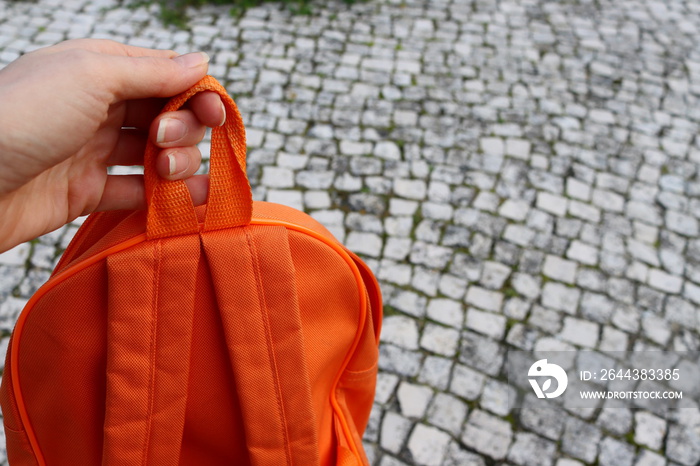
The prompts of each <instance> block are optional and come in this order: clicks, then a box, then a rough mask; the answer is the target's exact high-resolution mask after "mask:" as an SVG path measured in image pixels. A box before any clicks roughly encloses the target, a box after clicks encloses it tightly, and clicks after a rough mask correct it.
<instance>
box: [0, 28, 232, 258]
mask: <svg viewBox="0 0 700 466" xmlns="http://www.w3.org/2000/svg"><path fill="white" fill-rule="evenodd" d="M207 63H208V57H207V56H206V55H205V54H203V53H190V54H186V55H180V56H178V55H177V54H176V53H175V52H173V51H166V50H153V49H146V48H140V47H132V46H127V45H123V44H119V43H117V42H112V41H107V40H90V39H84V40H83V39H81V40H73V41H67V42H63V43H61V44H58V45H55V46H52V47H47V48H43V49H39V50H37V51H34V52H31V53H28V54H26V55H24V56H22V57H21V58H19V59H17V60H16V61H15V62H13V63H11V64H10V65H8V66H7V67H6V68H4V69H3V70H1V71H0V103H1V104H0V165H1V166H2V169H1V170H0V212H2V216H3V218H2V220H1V221H0V252H2V251H4V250H7V249H9V248H11V247H13V246H15V245H17V244H19V243H22V242H24V241H27V240H30V239H33V238H35V237H37V236H39V235H42V234H45V233H48V232H50V231H52V230H55V229H57V228H60V227H61V226H63V225H64V224H66V223H68V222H70V221H72V220H73V219H75V218H76V217H79V216H81V215H86V214H89V213H91V212H94V211H99V210H116V209H138V208H144V207H145V193H144V185H143V177H142V176H141V175H120V176H115V175H107V167H108V166H111V165H143V154H144V150H145V145H146V139H147V138H150V139H151V141H153V142H154V143H155V144H156V145H157V146H158V147H160V148H162V150H161V152H160V153H159V155H158V158H157V162H156V166H157V171H158V174H159V175H160V176H162V177H164V178H167V179H171V180H176V179H187V183H188V187H189V188H190V192H191V195H192V197H193V200H194V202H195V203H198V204H201V203H202V202H204V198H205V196H206V180H205V179H204V177H192V175H193V174H194V173H195V172H196V171H197V169H198V167H199V164H200V161H201V154H200V153H199V150H198V149H197V147H196V144H197V143H199V142H200V141H201V140H202V138H203V136H204V132H205V129H206V128H205V127H206V126H218V125H221V124H223V122H224V120H225V118H226V116H225V110H224V107H223V104H222V103H221V99H220V98H219V96H218V95H217V94H216V93H213V92H204V93H201V94H198V95H197V96H195V97H194V98H193V99H191V100H190V102H189V103H188V106H187V108H185V109H181V110H179V111H177V112H169V113H167V114H163V115H160V116H158V113H159V111H160V110H161V108H162V106H163V104H164V103H165V100H164V99H165V98H167V97H171V96H173V95H176V94H179V93H180V92H183V91H185V90H187V89H188V88H189V87H191V86H192V85H194V84H195V83H196V82H198V81H199V80H200V79H201V78H203V77H204V76H205V75H206V72H207V67H208V65H207Z"/></svg>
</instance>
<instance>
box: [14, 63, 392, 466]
mask: <svg viewBox="0 0 700 466" xmlns="http://www.w3.org/2000/svg"><path fill="white" fill-rule="evenodd" d="M206 90H212V91H215V92H217V93H219V94H220V95H221V97H222V100H223V101H224V103H225V106H226V110H227V112H226V113H227V115H228V117H227V120H226V123H225V125H224V126H222V127H220V128H214V130H213V132H212V150H211V160H210V186H209V196H208V201H207V205H206V206H202V207H198V208H195V207H194V206H193V205H192V201H191V199H190V197H189V192H188V190H187V187H186V185H185V184H184V182H182V181H178V182H171V181H166V180H163V179H161V178H159V177H158V176H157V175H156V174H155V166H154V163H155V154H156V148H155V147H154V146H152V145H149V146H148V148H147V150H146V156H145V166H144V169H145V175H144V177H145V183H146V192H147V200H148V210H147V211H117V212H102V213H97V214H93V215H91V216H90V217H89V218H88V219H87V220H86V221H85V223H84V224H83V226H82V227H81V228H80V230H79V231H78V233H77V234H76V236H75V238H74V239H73V241H72V242H71V244H70V246H68V248H67V249H66V251H65V253H64V255H63V257H62V259H61V261H60V262H59V263H58V265H57V266H56V270H55V271H54V273H53V275H52V276H51V278H50V279H49V281H48V282H47V283H46V284H45V285H44V286H43V287H42V288H40V289H39V290H38V291H37V293H36V294H35V295H34V296H33V297H32V299H31V300H30V301H29V302H28V304H27V306H26V308H25V309H24V311H23V312H22V314H21V315H20V317H19V320H18V322H17V325H16V327H15V330H14V332H13V335H12V340H11V343H10V349H9V352H8V355H7V362H6V365H5V373H4V376H3V379H2V389H1V393H0V398H1V400H0V401H1V403H2V411H3V417H4V422H5V433H6V437H7V452H8V457H9V460H10V463H11V464H13V465H49V466H53V465H90V466H94V465H99V464H103V465H119V466H124V465H156V466H167V465H178V464H180V465H249V464H250V465H269V466H279V465H299V466H311V465H344V466H351V465H361V464H367V458H366V456H365V453H364V451H363V448H362V433H363V431H364V429H365V427H366V424H367V421H368V418H369V413H370V409H371V407H372V402H373V396H374V387H375V381H376V373H377V357H378V351H377V345H378V341H379V330H380V322H381V309H382V303H381V296H380V292H379V287H378V286H377V282H376V280H375V278H374V277H373V275H372V273H371V271H370V270H369V269H368V268H367V266H366V265H365V264H364V263H363V262H362V261H361V260H360V259H358V258H357V257H356V256H355V255H354V254H352V253H351V252H350V251H348V250H347V249H345V248H344V247H343V246H342V245H341V244H340V243H339V242H338V241H337V240H336V239H335V238H334V237H333V236H332V235H331V234H330V233H329V232H328V231H327V230H326V229H325V228H324V227H323V226H321V225H320V224H319V223H318V222H316V221H315V220H313V219H312V218H311V217H309V216H307V215H306V214H304V213H302V212H299V211H296V210H294V209H291V208H289V207H285V206H281V205H275V204H270V203H265V202H253V201H252V195H251V189H250V185H249V183H248V179H247V176H246V169H245V149H246V145H245V136H244V128H243V123H242V121H241V117H240V114H239V113H238V110H237V108H236V106H235V104H234V102H233V100H231V98H230V97H229V96H228V95H227V94H226V91H225V89H224V88H223V87H221V85H220V84H219V83H218V82H217V81H216V80H215V79H213V78H211V77H206V78H204V79H203V80H202V81H201V82H199V83H198V84H197V85H196V86H194V87H193V88H192V89H190V90H189V91H187V92H185V93H183V94H181V95H179V96H177V97H175V98H173V99H172V100H171V101H170V102H169V103H168V104H167V105H166V107H165V108H164V110H163V111H173V110H176V109H178V108H180V107H181V106H182V105H183V104H184V103H185V102H186V101H187V100H188V99H189V98H190V97H192V96H193V95H195V94H196V93H198V92H201V91H206Z"/></svg>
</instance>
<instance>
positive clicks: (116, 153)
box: [107, 129, 148, 166]
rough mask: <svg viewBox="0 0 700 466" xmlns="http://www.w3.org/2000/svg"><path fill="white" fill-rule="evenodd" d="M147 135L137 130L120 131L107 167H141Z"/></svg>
mask: <svg viewBox="0 0 700 466" xmlns="http://www.w3.org/2000/svg"><path fill="white" fill-rule="evenodd" d="M147 137H148V133H146V132H145V131H141V130H138V129H122V130H121V132H120V134H119V139H118V140H117V144H116V146H115V147H114V150H113V151H112V153H111V154H109V158H108V159H107V165H108V166H113V165H125V166H132V165H143V154H144V152H145V151H146V138H147Z"/></svg>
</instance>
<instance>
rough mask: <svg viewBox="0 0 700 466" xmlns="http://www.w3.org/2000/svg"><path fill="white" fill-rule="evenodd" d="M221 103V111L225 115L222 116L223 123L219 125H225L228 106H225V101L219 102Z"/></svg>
mask: <svg viewBox="0 0 700 466" xmlns="http://www.w3.org/2000/svg"><path fill="white" fill-rule="evenodd" d="M219 104H220V105H221V111H222V112H223V114H224V116H223V117H222V118H221V123H219V126H223V125H224V123H226V106H224V103H223V102H219Z"/></svg>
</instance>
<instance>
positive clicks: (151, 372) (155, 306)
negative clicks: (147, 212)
mask: <svg viewBox="0 0 700 466" xmlns="http://www.w3.org/2000/svg"><path fill="white" fill-rule="evenodd" d="M160 247H161V244H160V241H155V242H154V245H153V250H154V273H153V300H152V311H151V349H150V353H151V357H150V360H151V361H150V365H149V366H150V367H149V369H150V370H149V376H148V410H147V411H146V419H147V421H146V422H147V423H146V438H145V439H144V445H143V453H142V456H141V458H142V460H141V464H142V465H144V466H145V465H146V464H148V447H149V445H150V440H151V427H152V422H153V415H152V414H153V398H154V396H153V392H154V391H155V370H156V324H157V316H158V283H159V280H158V277H159V276H160Z"/></svg>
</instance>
